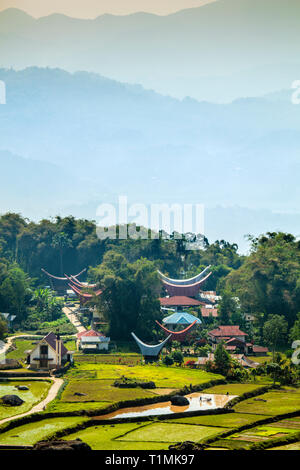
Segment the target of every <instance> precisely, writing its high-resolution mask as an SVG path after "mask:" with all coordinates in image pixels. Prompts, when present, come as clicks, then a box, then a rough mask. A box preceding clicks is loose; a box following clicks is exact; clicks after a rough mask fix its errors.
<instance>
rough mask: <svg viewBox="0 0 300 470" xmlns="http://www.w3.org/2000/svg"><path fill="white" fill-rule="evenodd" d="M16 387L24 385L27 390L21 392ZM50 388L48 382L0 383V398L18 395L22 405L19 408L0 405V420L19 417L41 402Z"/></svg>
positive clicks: (17, 381)
mask: <svg viewBox="0 0 300 470" xmlns="http://www.w3.org/2000/svg"><path fill="white" fill-rule="evenodd" d="M17 385H26V386H27V387H28V388H29V390H27V391H21V390H18V389H17V388H16V387H17ZM50 386H51V383H50V382H46V381H39V380H32V381H22V380H16V381H6V382H4V381H0V397H2V396H4V395H18V396H19V397H20V398H22V400H24V403H23V404H22V405H21V406H8V405H3V404H0V419H4V418H8V417H11V416H15V415H19V414H22V413H26V411H29V410H30V409H31V408H32V407H33V406H34V405H35V404H37V403H39V402H40V401H42V400H43V399H44V398H45V397H46V395H47V393H48V390H49V388H50Z"/></svg>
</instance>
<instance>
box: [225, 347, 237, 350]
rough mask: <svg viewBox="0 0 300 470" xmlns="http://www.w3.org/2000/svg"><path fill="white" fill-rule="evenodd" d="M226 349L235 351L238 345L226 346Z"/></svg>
mask: <svg viewBox="0 0 300 470" xmlns="http://www.w3.org/2000/svg"><path fill="white" fill-rule="evenodd" d="M225 349H226V350H227V351H235V350H236V346H225Z"/></svg>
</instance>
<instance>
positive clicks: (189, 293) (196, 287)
mask: <svg viewBox="0 0 300 470" xmlns="http://www.w3.org/2000/svg"><path fill="white" fill-rule="evenodd" d="M211 275H212V272H210V273H208V274H207V276H205V277H204V278H202V279H200V280H198V281H197V282H195V283H194V284H189V285H182V286H181V285H175V284H170V283H169V282H167V281H164V280H162V282H163V285H164V287H165V289H166V291H167V292H168V294H169V295H170V296H171V297H173V296H186V297H196V295H197V294H199V291H200V288H201V286H202V284H204V282H205V281H206V280H207V279H208V278H209V276H211Z"/></svg>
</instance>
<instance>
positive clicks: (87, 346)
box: [77, 330, 110, 352]
mask: <svg viewBox="0 0 300 470" xmlns="http://www.w3.org/2000/svg"><path fill="white" fill-rule="evenodd" d="M109 343H110V338H108V337H107V336H105V335H104V334H103V333H100V332H99V331H96V330H86V331H82V332H80V333H78V334H77V347H78V349H79V350H80V351H82V352H98V351H108V346H109Z"/></svg>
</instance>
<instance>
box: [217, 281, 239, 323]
mask: <svg viewBox="0 0 300 470" xmlns="http://www.w3.org/2000/svg"><path fill="white" fill-rule="evenodd" d="M236 313H237V303H236V300H235V299H234V298H233V296H232V294H231V293H230V292H229V291H226V290H224V291H223V292H222V298H221V301H220V303H219V307H218V315H219V321H220V323H221V325H229V323H230V317H231V315H235V314H236Z"/></svg>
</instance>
